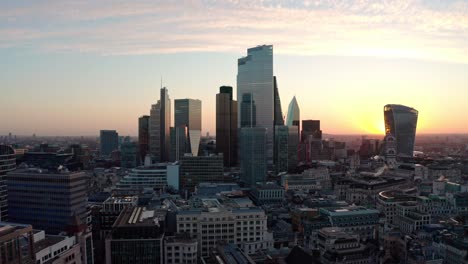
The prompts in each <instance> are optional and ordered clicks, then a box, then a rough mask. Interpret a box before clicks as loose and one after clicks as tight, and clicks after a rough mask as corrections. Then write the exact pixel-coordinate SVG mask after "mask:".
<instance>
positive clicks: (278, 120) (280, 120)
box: [273, 76, 284, 126]
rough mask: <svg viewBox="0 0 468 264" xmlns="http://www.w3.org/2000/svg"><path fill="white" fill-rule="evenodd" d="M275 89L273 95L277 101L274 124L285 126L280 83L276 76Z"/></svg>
mask: <svg viewBox="0 0 468 264" xmlns="http://www.w3.org/2000/svg"><path fill="white" fill-rule="evenodd" d="M273 89H274V91H273V94H274V99H275V105H274V108H275V109H274V111H275V116H274V123H275V126H284V117H283V110H282V109H281V99H280V96H279V91H278V83H277V81H276V76H273Z"/></svg>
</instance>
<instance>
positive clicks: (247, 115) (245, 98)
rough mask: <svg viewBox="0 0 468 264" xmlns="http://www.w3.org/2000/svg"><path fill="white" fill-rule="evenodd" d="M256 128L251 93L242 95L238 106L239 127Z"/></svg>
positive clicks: (253, 102) (255, 116)
mask: <svg viewBox="0 0 468 264" xmlns="http://www.w3.org/2000/svg"><path fill="white" fill-rule="evenodd" d="M256 126H257V107H256V105H255V100H254V98H253V96H252V94H251V93H245V94H243V95H242V101H241V106H240V127H256Z"/></svg>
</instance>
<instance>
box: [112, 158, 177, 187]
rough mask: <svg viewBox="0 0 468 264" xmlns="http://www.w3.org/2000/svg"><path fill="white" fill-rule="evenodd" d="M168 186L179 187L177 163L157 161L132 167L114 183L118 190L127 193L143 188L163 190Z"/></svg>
mask: <svg viewBox="0 0 468 264" xmlns="http://www.w3.org/2000/svg"><path fill="white" fill-rule="evenodd" d="M169 186H170V187H173V188H175V189H179V165H178V164H177V163H158V164H153V165H148V166H140V167H137V168H134V169H132V170H130V172H129V173H128V175H126V176H124V177H123V178H122V179H121V180H120V181H119V182H118V183H117V184H116V188H117V189H118V190H120V191H123V192H125V193H127V194H138V193H141V192H142V190H143V189H145V188H150V189H153V190H165V189H166V188H167V187H169Z"/></svg>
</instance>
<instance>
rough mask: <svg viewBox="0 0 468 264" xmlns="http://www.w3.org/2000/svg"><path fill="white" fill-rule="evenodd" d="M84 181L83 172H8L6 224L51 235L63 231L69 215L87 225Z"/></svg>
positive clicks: (26, 170)
mask: <svg viewBox="0 0 468 264" xmlns="http://www.w3.org/2000/svg"><path fill="white" fill-rule="evenodd" d="M87 181H88V177H87V176H86V174H85V173H84V172H65V171H64V172H52V171H45V170H41V169H37V170H29V169H19V170H15V171H13V172H10V173H8V175H7V189H8V207H9V208H8V209H9V221H11V222H16V223H22V224H30V225H32V226H34V227H35V228H37V229H42V230H45V231H46V232H47V233H51V234H58V233H60V232H62V231H64V230H65V227H67V226H68V225H70V224H71V222H70V221H71V220H72V219H73V218H72V216H77V217H78V218H79V219H80V220H81V222H82V223H86V200H87V193H86V188H87V186H88V184H87ZM37 186H40V188H38V187H37Z"/></svg>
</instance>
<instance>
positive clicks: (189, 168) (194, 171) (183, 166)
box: [180, 155, 224, 189]
mask: <svg viewBox="0 0 468 264" xmlns="http://www.w3.org/2000/svg"><path fill="white" fill-rule="evenodd" d="M223 163H224V162H223V156H221V155H211V156H198V157H194V156H184V157H181V158H180V181H181V185H182V186H183V187H185V188H189V189H192V188H194V187H195V186H196V185H197V184H199V183H201V182H223V181H224V178H223V172H224V167H223Z"/></svg>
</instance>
